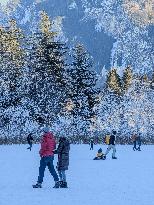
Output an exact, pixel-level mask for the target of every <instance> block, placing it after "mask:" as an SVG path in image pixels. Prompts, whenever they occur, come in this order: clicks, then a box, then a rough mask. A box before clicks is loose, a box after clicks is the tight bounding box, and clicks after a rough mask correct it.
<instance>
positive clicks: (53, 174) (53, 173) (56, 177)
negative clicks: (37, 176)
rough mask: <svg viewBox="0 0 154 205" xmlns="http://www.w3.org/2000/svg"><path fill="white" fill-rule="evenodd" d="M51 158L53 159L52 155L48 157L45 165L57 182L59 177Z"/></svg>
mask: <svg viewBox="0 0 154 205" xmlns="http://www.w3.org/2000/svg"><path fill="white" fill-rule="evenodd" d="M53 159H54V157H53V156H50V157H48V163H47V166H48V169H49V171H50V173H51V175H52V176H53V178H54V181H55V182H57V181H59V178H58V175H57V173H56V171H55V168H54V165H53Z"/></svg>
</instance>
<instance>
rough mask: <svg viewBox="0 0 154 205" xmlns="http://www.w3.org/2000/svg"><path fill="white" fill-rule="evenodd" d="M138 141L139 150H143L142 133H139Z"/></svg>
mask: <svg viewBox="0 0 154 205" xmlns="http://www.w3.org/2000/svg"><path fill="white" fill-rule="evenodd" d="M136 140H137V143H138V148H137V150H138V151H141V133H139V135H138V137H137V139H136Z"/></svg>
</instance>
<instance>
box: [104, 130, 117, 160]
mask: <svg viewBox="0 0 154 205" xmlns="http://www.w3.org/2000/svg"><path fill="white" fill-rule="evenodd" d="M115 135H116V131H113V132H112V135H111V136H110V139H109V145H108V148H107V150H106V153H105V158H106V155H107V154H108V153H109V152H110V150H111V149H112V150H113V153H112V159H117V157H116V156H115V153H116V148H115V139H116V137H115Z"/></svg>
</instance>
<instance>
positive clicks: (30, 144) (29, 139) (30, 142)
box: [27, 133, 34, 151]
mask: <svg viewBox="0 0 154 205" xmlns="http://www.w3.org/2000/svg"><path fill="white" fill-rule="evenodd" d="M33 140H34V139H33V137H32V133H30V134H29V135H28V137H27V142H28V144H29V147H28V148H27V149H29V150H30V151H31V149H32V141H33Z"/></svg>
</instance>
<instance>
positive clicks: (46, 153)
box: [27, 127, 70, 188]
mask: <svg viewBox="0 0 154 205" xmlns="http://www.w3.org/2000/svg"><path fill="white" fill-rule="evenodd" d="M43 132H44V134H43V137H42V140H41V149H40V151H39V154H40V157H41V159H40V167H39V176H38V180H37V183H36V184H34V185H32V186H33V188H42V183H43V178H44V172H45V168H46V167H48V169H49V172H50V174H51V175H52V177H53V179H54V181H55V184H54V186H53V188H67V181H66V173H65V171H66V170H68V166H69V151H70V143H69V141H68V139H67V138H66V137H63V136H62V137H60V139H59V144H58V147H57V149H56V140H55V137H54V136H53V134H52V133H51V132H50V130H49V128H48V127H45V128H44V129H43ZM27 141H28V144H29V145H30V147H28V148H27V149H30V150H31V148H32V141H33V138H32V134H29V135H28V137H27ZM54 154H58V162H57V166H56V168H57V171H58V173H57V172H56V169H55V167H54V163H53V161H54Z"/></svg>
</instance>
